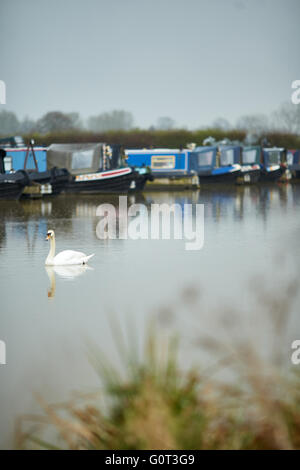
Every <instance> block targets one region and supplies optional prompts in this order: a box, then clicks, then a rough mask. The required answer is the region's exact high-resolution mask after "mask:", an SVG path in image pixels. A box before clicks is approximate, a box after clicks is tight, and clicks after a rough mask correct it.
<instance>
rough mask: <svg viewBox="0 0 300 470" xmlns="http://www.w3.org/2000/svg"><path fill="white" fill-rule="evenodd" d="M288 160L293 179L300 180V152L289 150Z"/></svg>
mask: <svg viewBox="0 0 300 470" xmlns="http://www.w3.org/2000/svg"><path fill="white" fill-rule="evenodd" d="M286 160H287V167H288V169H289V171H290V172H291V175H292V178H300V150H299V149H298V150H288V151H287V155H286Z"/></svg>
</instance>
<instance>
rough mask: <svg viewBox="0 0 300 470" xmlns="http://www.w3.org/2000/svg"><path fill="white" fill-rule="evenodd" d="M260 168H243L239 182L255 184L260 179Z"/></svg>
mask: <svg viewBox="0 0 300 470" xmlns="http://www.w3.org/2000/svg"><path fill="white" fill-rule="evenodd" d="M260 173H261V172H260V169H259V168H257V169H249V170H245V169H243V168H242V171H241V174H240V176H239V177H238V178H237V184H255V183H257V182H258V181H259V180H260Z"/></svg>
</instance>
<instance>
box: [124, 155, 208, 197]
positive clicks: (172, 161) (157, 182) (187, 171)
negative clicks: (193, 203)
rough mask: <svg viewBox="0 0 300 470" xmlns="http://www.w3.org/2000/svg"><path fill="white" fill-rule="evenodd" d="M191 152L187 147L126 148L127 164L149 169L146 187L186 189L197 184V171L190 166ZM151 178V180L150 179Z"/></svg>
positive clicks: (195, 186) (154, 188)
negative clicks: (149, 174) (180, 148)
mask: <svg viewBox="0 0 300 470" xmlns="http://www.w3.org/2000/svg"><path fill="white" fill-rule="evenodd" d="M190 154H191V152H190V151H189V150H188V149H183V150H179V149H167V148H163V149H127V150H125V155H126V158H127V164H128V165H129V166H131V165H133V166H135V167H139V168H140V169H144V171H146V169H147V168H148V169H150V170H151V173H152V177H150V178H149V180H148V182H147V188H148V189H150V190H152V189H153V190H156V189H176V190H177V189H188V188H197V187H198V185H199V182H198V176H197V172H196V171H195V170H194V169H193V168H192V163H191V159H190ZM152 178H153V180H152V181H151V179H152Z"/></svg>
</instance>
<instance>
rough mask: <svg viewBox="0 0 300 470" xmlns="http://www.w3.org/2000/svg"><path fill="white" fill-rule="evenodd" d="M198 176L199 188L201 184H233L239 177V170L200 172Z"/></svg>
mask: <svg viewBox="0 0 300 470" xmlns="http://www.w3.org/2000/svg"><path fill="white" fill-rule="evenodd" d="M198 175H199V182H200V186H201V185H202V184H211V183H222V184H226V183H229V184H233V183H235V182H236V181H237V178H238V177H239V176H240V175H241V170H236V171H228V172H226V173H225V172H222V173H221V172H220V173H217V172H214V171H210V172H203V173H202V172H201V173H199V174H198Z"/></svg>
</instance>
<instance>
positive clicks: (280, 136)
mask: <svg viewBox="0 0 300 470" xmlns="http://www.w3.org/2000/svg"><path fill="white" fill-rule="evenodd" d="M209 136H212V137H214V138H215V139H216V140H217V141H219V140H222V139H224V138H228V139H230V140H233V141H240V142H244V141H245V138H246V132H245V131H241V130H230V131H223V130H220V129H210V128H208V129H201V130H195V131H191V130H186V129H174V130H142V129H133V130H128V131H107V132H102V133H96V132H90V131H84V130H76V131H75V130H72V131H65V132H59V133H58V132H57V133H56V132H53V133H48V134H44V135H41V134H37V133H30V134H25V135H23V137H24V140H25V142H28V141H29V140H30V139H34V141H35V143H36V144H37V145H46V146H48V145H50V144H52V143H75V142H78V143H80V142H106V143H108V144H120V145H122V146H123V147H124V148H144V147H148V148H149V147H156V148H157V147H158V148H159V147H168V148H180V147H186V145H187V143H190V142H194V143H196V144H197V145H202V143H203V140H204V139H205V138H207V137H209ZM263 138H264V139H267V141H268V142H269V144H270V145H272V146H278V147H285V148H290V149H292V148H300V135H295V134H291V133H283V132H282V133H279V132H269V133H266V134H264V135H263ZM261 140H262V138H258V139H257V140H256V142H252V143H258V144H260V143H261Z"/></svg>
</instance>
